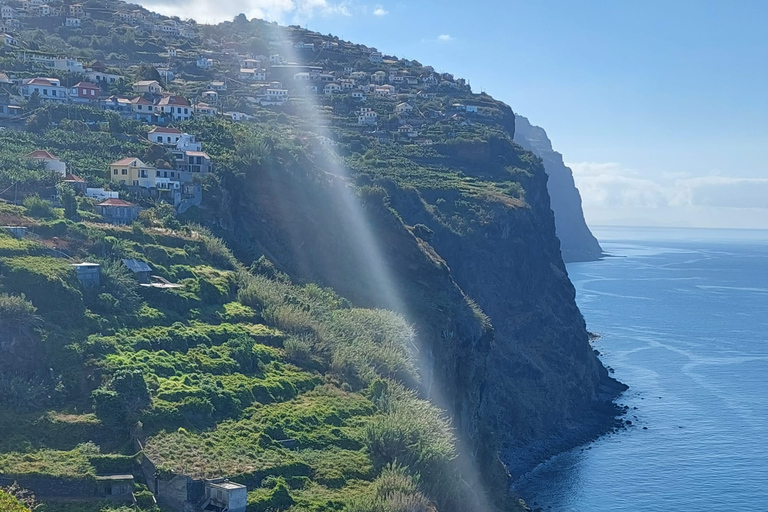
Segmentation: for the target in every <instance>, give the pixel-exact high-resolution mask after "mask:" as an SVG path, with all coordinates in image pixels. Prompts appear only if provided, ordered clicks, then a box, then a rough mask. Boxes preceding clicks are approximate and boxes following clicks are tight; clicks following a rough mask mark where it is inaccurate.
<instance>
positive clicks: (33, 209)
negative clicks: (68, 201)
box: [24, 194, 56, 219]
mask: <svg viewBox="0 0 768 512" xmlns="http://www.w3.org/2000/svg"><path fill="white" fill-rule="evenodd" d="M24 207H25V208H26V209H27V214H29V215H30V216H32V217H37V218H39V219H48V218H51V217H55V216H56V214H55V213H54V211H53V206H51V202H50V201H46V200H45V199H42V198H41V197H40V196H39V195H37V194H35V195H33V196H28V197H26V198H25V199H24Z"/></svg>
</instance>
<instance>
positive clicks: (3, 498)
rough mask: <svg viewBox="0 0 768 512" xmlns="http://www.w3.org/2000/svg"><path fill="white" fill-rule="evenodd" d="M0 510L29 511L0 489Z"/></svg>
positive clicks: (5, 511)
mask: <svg viewBox="0 0 768 512" xmlns="http://www.w3.org/2000/svg"><path fill="white" fill-rule="evenodd" d="M0 510H2V511H3V512H29V509H28V508H27V507H25V506H24V505H22V504H21V502H20V501H19V500H17V499H16V498H15V497H14V496H11V495H10V494H8V493H6V492H5V491H4V490H2V489H0Z"/></svg>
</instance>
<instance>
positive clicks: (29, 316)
mask: <svg viewBox="0 0 768 512" xmlns="http://www.w3.org/2000/svg"><path fill="white" fill-rule="evenodd" d="M36 313H37V308H36V307H35V306H33V305H32V303H31V302H29V301H28V300H26V297H25V296H24V294H23V293H22V294H21V295H20V296H15V295H7V294H5V293H2V294H0V338H9V337H12V336H13V337H17V336H18V337H28V336H29V335H30V334H31V333H32V330H33V329H34V328H35V327H36V326H37V325H38V324H39V322H40V317H39V316H37V314H36Z"/></svg>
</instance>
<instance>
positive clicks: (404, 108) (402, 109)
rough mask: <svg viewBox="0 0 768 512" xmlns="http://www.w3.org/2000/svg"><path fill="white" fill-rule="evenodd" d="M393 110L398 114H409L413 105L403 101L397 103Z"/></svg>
mask: <svg viewBox="0 0 768 512" xmlns="http://www.w3.org/2000/svg"><path fill="white" fill-rule="evenodd" d="M395 112H397V113H398V114H401V115H402V114H410V113H411V112H413V107H412V106H411V105H410V104H408V103H405V102H403V103H399V104H398V105H397V106H396V107H395Z"/></svg>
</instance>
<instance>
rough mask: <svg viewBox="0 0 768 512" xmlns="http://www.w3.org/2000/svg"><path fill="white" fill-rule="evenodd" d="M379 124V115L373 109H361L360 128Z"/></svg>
mask: <svg viewBox="0 0 768 512" xmlns="http://www.w3.org/2000/svg"><path fill="white" fill-rule="evenodd" d="M378 122H379V115H378V114H377V113H376V112H374V111H373V109H371V108H361V109H360V112H359V113H358V114H357V124H359V125H360V126H370V125H373V126H375V125H376V124H377V123H378Z"/></svg>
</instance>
